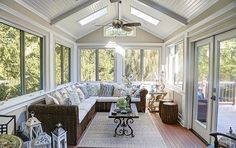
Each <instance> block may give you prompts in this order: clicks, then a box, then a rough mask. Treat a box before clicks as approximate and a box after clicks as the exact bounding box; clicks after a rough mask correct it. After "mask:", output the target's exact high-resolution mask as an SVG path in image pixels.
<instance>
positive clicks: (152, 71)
mask: <svg viewBox="0 0 236 148" xmlns="http://www.w3.org/2000/svg"><path fill="white" fill-rule="evenodd" d="M157 73H159V50H158V49H127V50H126V54H125V75H126V76H129V75H130V74H132V75H133V76H134V81H155V80H156V74H157Z"/></svg>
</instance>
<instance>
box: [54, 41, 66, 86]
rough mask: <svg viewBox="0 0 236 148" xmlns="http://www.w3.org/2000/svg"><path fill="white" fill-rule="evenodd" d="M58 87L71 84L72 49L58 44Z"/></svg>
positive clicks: (56, 49)
mask: <svg viewBox="0 0 236 148" xmlns="http://www.w3.org/2000/svg"><path fill="white" fill-rule="evenodd" d="M55 52H56V61H55V63H56V85H60V84H64V83H68V82H70V48H69V47H65V46H63V45H61V44H59V43H56V47H55Z"/></svg>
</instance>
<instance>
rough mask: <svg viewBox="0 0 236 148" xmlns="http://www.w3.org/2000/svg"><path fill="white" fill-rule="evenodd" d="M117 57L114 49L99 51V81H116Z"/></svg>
mask: <svg viewBox="0 0 236 148" xmlns="http://www.w3.org/2000/svg"><path fill="white" fill-rule="evenodd" d="M114 65H115V55H114V50H112V49H99V65H98V72H99V81H114V68H115V66H114Z"/></svg>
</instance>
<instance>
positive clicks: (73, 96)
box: [69, 91, 80, 105]
mask: <svg viewBox="0 0 236 148" xmlns="http://www.w3.org/2000/svg"><path fill="white" fill-rule="evenodd" d="M69 101H70V102H71V105H79V104H80V97H79V95H78V93H77V92H75V91H72V92H70V93H69Z"/></svg>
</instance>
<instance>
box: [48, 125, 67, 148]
mask: <svg viewBox="0 0 236 148" xmlns="http://www.w3.org/2000/svg"><path fill="white" fill-rule="evenodd" d="M66 133H67V132H66V131H65V130H64V129H63V128H62V125H61V123H58V124H57V125H56V129H55V130H54V131H53V132H52V145H53V148H67V138H66Z"/></svg>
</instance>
